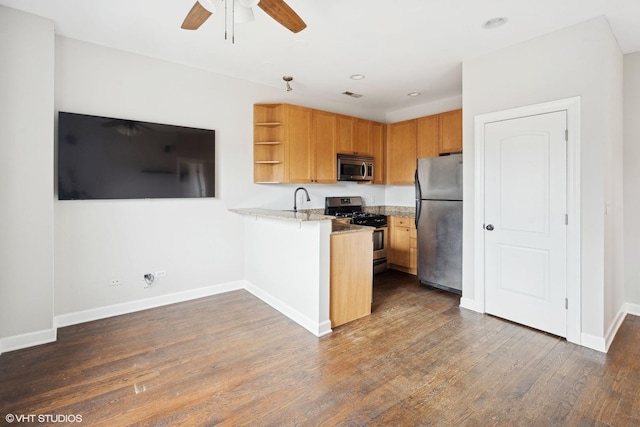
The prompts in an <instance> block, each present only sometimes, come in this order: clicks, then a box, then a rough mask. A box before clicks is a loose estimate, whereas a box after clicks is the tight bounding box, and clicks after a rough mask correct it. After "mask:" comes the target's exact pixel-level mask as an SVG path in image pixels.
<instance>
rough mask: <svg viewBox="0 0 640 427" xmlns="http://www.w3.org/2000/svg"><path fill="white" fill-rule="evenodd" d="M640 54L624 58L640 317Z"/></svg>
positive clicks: (629, 203) (631, 289) (628, 293)
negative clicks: (639, 219)
mask: <svg viewBox="0 0 640 427" xmlns="http://www.w3.org/2000/svg"><path fill="white" fill-rule="evenodd" d="M638 118H640V52H636V53H633V54H629V55H626V56H625V57H624V217H625V222H624V235H625V241H624V267H625V269H624V278H625V299H626V302H627V304H628V305H629V306H630V311H631V312H633V313H634V314H636V315H640V262H638V260H640V221H638V218H640V197H638V195H639V194H640V168H639V167H638V165H640V120H638Z"/></svg>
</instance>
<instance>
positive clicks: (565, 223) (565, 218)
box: [564, 214, 569, 225]
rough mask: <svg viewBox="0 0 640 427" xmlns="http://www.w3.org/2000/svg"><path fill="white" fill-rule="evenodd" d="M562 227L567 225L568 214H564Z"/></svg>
mask: <svg viewBox="0 0 640 427" xmlns="http://www.w3.org/2000/svg"><path fill="white" fill-rule="evenodd" d="M564 225H569V214H564Z"/></svg>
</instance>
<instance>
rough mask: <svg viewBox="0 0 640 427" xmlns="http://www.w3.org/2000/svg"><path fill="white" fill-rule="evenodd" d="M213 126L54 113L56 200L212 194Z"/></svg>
mask: <svg viewBox="0 0 640 427" xmlns="http://www.w3.org/2000/svg"><path fill="white" fill-rule="evenodd" d="M214 178H215V131H213V130H208V129H196V128H189V127H182V126H173V125H167V124H159V123H149V122H141V121H136V120H127V119H117V118H111V117H98V116H90V115H85V114H76V113H67V112H62V111H61V112H59V113H58V200H90V199H157V198H197V197H214V196H215V179H214Z"/></svg>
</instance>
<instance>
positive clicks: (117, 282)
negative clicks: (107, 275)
mask: <svg viewBox="0 0 640 427" xmlns="http://www.w3.org/2000/svg"><path fill="white" fill-rule="evenodd" d="M118 285H122V279H111V280H109V286H118Z"/></svg>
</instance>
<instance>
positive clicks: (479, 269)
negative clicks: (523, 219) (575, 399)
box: [473, 96, 582, 344]
mask: <svg viewBox="0 0 640 427" xmlns="http://www.w3.org/2000/svg"><path fill="white" fill-rule="evenodd" d="M580 103H581V98H580V97H579V96H577V97H572V98H566V99H560V100H557V101H551V102H545V103H541V104H534V105H529V106H524V107H517V108H512V109H508V110H503V111H497V112H492V113H486V114H480V115H478V116H475V117H474V128H475V129H474V130H475V132H474V146H475V163H474V165H475V172H474V174H475V177H474V178H475V199H474V230H475V232H474V235H475V239H474V240H475V245H474V246H475V247H474V250H475V256H474V271H475V274H474V279H475V283H474V285H473V287H474V297H475V304H474V306H475V308H477V310H476V311H479V312H481V313H484V312H485V253H484V252H485V250H484V245H485V241H484V224H485V221H484V208H485V206H484V196H485V194H484V185H485V183H484V156H485V134H484V128H485V125H486V124H488V123H492V122H498V121H504V120H511V119H517V118H520V117H526V116H535V115H540V114H547V113H553V112H558V111H566V112H567V130H568V139H567V181H566V182H567V215H568V218H569V223H568V225H567V299H568V307H567V337H566V338H567V341H569V342H573V343H576V344H581V315H582V306H581V289H580V283H581V271H580V260H581V250H580V241H581V234H580Z"/></svg>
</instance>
